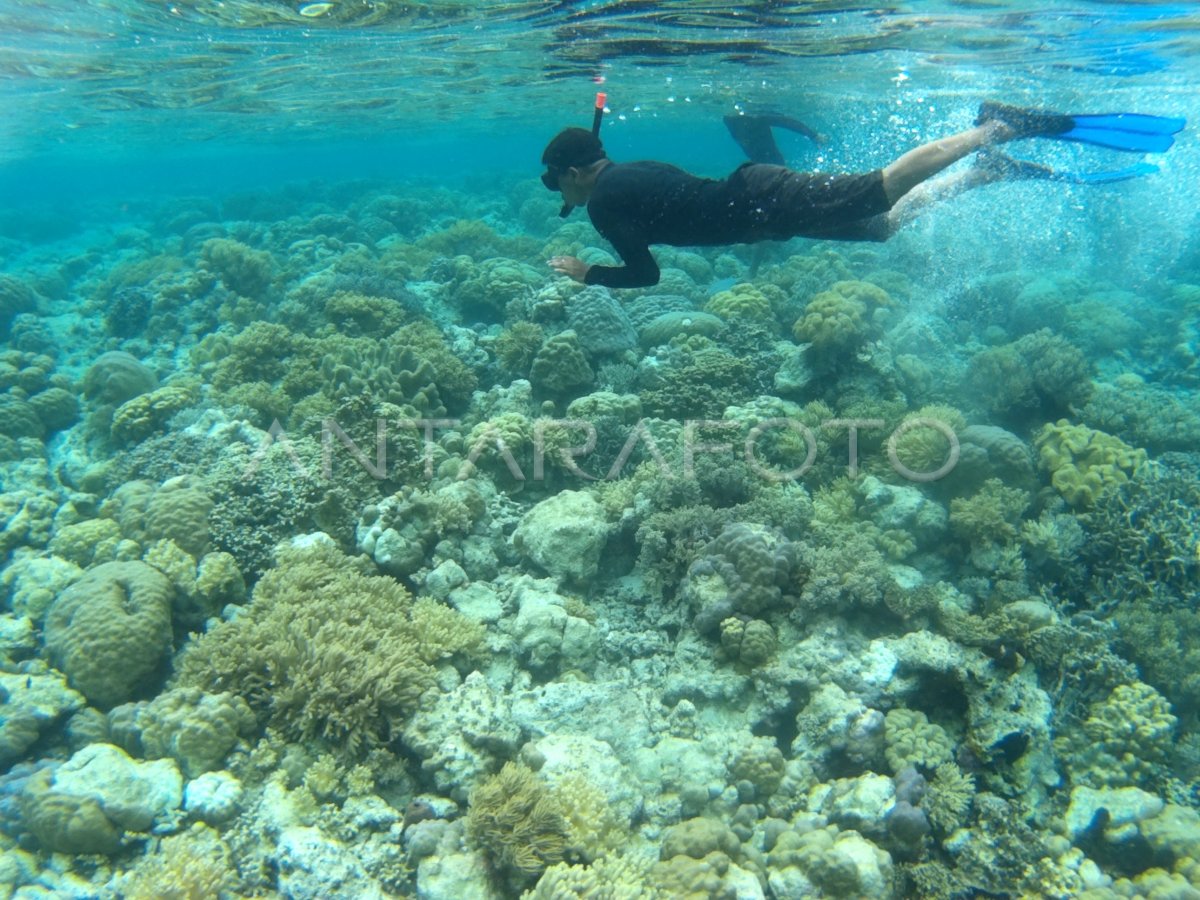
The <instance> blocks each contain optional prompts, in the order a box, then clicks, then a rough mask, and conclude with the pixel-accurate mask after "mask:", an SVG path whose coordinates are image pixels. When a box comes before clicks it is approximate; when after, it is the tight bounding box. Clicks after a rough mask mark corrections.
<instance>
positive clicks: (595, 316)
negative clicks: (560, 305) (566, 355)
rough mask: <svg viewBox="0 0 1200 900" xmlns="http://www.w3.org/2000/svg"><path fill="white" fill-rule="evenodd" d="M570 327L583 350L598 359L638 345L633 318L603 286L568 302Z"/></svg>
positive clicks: (586, 290) (588, 290)
mask: <svg viewBox="0 0 1200 900" xmlns="http://www.w3.org/2000/svg"><path fill="white" fill-rule="evenodd" d="M567 324H568V325H570V326H571V329H572V330H573V331H574V332H575V334H577V335H578V336H579V342H580V344H582V345H583V349H584V350H586V351H587V352H588V353H591V354H593V355H596V356H601V355H604V354H612V353H621V352H622V351H624V350H632V349H633V348H634V347H636V346H637V332H636V331H634V328H633V323H632V322H631V321H630V320H629V315H628V314H627V313H626V312H625V309H624V307H622V306H621V304H620V303H618V302H617V301H616V300H615V299H614V298H613V295H612V294H610V293H609V292H608V291H607V290H606V289H604V288H602V287H595V286H593V287H589V288H587V289H585V290H582V291H580V292H579V293H578V294H576V295H575V296H574V297H571V298H570V299H569V300H568V301H567Z"/></svg>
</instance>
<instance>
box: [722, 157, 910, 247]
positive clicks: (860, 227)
mask: <svg viewBox="0 0 1200 900" xmlns="http://www.w3.org/2000/svg"><path fill="white" fill-rule="evenodd" d="M727 183H728V185H729V189H730V192H731V195H732V197H733V198H734V202H736V203H737V204H738V206H739V207H741V209H742V211H743V213H744V215H746V217H747V220H748V221H750V222H751V223H752V228H753V233H754V234H753V236H754V239H756V240H762V239H773V240H786V239H787V238H793V237H815V238H826V239H831V240H884V239H886V233H885V230H886V225H887V222H886V219H885V218H884V214H885V213H887V211H888V210H889V209H891V208H892V204H891V202H890V201H889V200H888V197H887V193H886V192H885V191H884V189H883V170H882V169H875V170H874V171H872V172H865V173H862V174H855V175H826V174H822V173H820V172H796V171H793V170H792V169H788V168H785V167H783V166H774V165H768V164H763V163H746V164H745V165H743V166H740V167H738V169H737V170H736V171H735V172H734V173H733V174H732V175H730V176H729V179H728V182H727Z"/></svg>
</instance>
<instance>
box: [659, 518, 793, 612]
mask: <svg viewBox="0 0 1200 900" xmlns="http://www.w3.org/2000/svg"><path fill="white" fill-rule="evenodd" d="M799 575H800V567H799V556H798V553H797V547H796V545H795V544H793V543H792V542H790V541H788V540H787V539H786V538H784V537H783V535H782V534H780V533H779V532H777V531H774V530H773V529H770V528H765V527H763V526H760V525H753V524H746V523H738V524H735V525H729V526H728V527H726V528H725V529H724V530H723V531H722V532H721V534H720V535H719V536H718V537H717V538H716V539H715V540H713V541H711V542H710V543H709V544H708V545H707V546H706V547H705V548H704V550H703V551H702V552H701V554H700V556H699V557H698V558H697V559H696V561H695V562H693V563H692V565H691V567H690V568H689V569H688V573H687V577H686V578H685V580H684V583H683V587H682V596H683V597H684V598H685V599H686V600H687V602H688V604H689V605H690V606H691V607H692V608H693V609H694V610H695V611H696V620H697V627H699V628H700V629H701V630H702V631H715V630H716V629H717V627H718V626H719V625H720V623H721V622H722V621H724V620H725V619H727V618H729V617H730V616H731V615H733V614H735V613H739V614H744V615H750V616H753V615H758V614H762V613H766V612H769V611H771V610H772V609H777V608H778V607H779V606H780V601H781V598H782V597H783V595H784V593H785V592H787V593H792V592H794V591H796V589H797V588H798V587H799V581H798V578H799Z"/></svg>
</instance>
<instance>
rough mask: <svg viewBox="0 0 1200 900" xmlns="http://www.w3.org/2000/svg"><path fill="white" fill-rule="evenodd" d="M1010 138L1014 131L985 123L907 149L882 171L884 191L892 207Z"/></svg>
mask: <svg viewBox="0 0 1200 900" xmlns="http://www.w3.org/2000/svg"><path fill="white" fill-rule="evenodd" d="M1012 137H1013V130H1012V129H1011V128H1009V126H1007V125H1005V124H1004V123H1003V122H1000V121H995V120H993V121H990V122H985V123H984V124H983V125H977V126H975V127H974V128H971V129H968V130H967V131H960V132H959V133H958V134H952V135H950V136H949V137H946V138H942V139H941V140H937V141H931V142H930V143H928V144H922V145H921V146H920V147H917V148H915V149H913V150H909V151H908V152H907V153H905V154H904V155H903V156H901V157H900V158H899V159H897V160H896V161H895V162H893V163H891V164H890V165H888V166H887V167H886V168H884V170H883V190H884V193H886V194H887V198H888V200H889V201H891V202H892V203H893V204H895V203H897V202H898V201H899V200H900V198H901V197H903V196H904V195H905V194H907V193H908V192H909V191H911V190H912V189H913V188H915V187H916V186H917V185H919V184H921V183H922V182H923V181H925V180H927V179H929V178H931V177H932V176H934V175H936V174H937V173H938V172H940V171H942V170H943V169H945V168H946V167H947V166H950V165H953V164H954V163H956V162H958V161H959V160H960V159H962V158H963V157H964V156H969V155H970V154H972V153H974V152H975V151H976V150H979V149H980V148H982V147H989V146H991V145H993V144H1000V143H1003V142H1004V141H1007V140H1009V139H1011V138H1012Z"/></svg>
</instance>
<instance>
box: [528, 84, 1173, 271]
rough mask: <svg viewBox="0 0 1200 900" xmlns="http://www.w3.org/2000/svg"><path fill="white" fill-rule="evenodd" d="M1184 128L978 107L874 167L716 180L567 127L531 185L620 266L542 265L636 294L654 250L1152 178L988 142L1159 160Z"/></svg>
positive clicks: (559, 260) (848, 227) (887, 226)
mask: <svg viewBox="0 0 1200 900" xmlns="http://www.w3.org/2000/svg"><path fill="white" fill-rule="evenodd" d="M599 118H600V116H599V115H597V117H596V119H597V124H598V123H599ZM1183 126H1184V121H1183V119H1174V118H1165V117H1159V116H1143V115H1137V114H1133V113H1120V114H1114V115H1099V116H1095V115H1060V114H1057V113H1046V112H1041V111H1038V110H1027V109H1019V108H1016V107H1011V106H1002V105H1000V104H994V103H985V104H983V105H982V106H981V107H980V110H979V115H978V117H977V118H976V124H975V127H974V128H970V129H968V130H966V131H963V132H960V133H958V134H953V135H949V136H947V137H944V138H941V139H939V140H936V141H932V142H930V143H928V144H925V145H923V146H920V147H916V148H914V149H912V150H909V151H908V152H907V153H904V154H902V155H901V156H900V157H899V158H897V159H895V160H894V161H893V162H891V163H890V164H889V165H887V166H885V167H884V168H882V169H875V170H874V171H871V172H863V173H857V174H836V175H834V174H826V173H819V172H795V171H793V170H791V169H788V168H785V167H784V166H781V165H778V164H771V163H759V162H748V163H744V164H743V165H741V166H739V167H738V168H737V169H736V170H735V171H734V172H733V173H732V174H731V175H729V177H728V178H725V179H721V180H714V179H710V178H698V177H696V176H695V175H691V174H689V173H687V172H685V171H683V170H682V169H678V168H676V167H675V166H672V165H669V164H667V163H662V162H655V161H645V162H633V163H620V164H618V163H614V162H613V161H612V160H610V159H609V158H608V155H607V154H606V153H605V152H604V147H603V145H602V144H601V142H600V138H599V136H598V134H597V132H598V130H599V129H598V128H594V129H593V130H592V131H590V132H589V131H587V130H585V129H583V128H568V129H566V130H564V131H562V132H560V133H559V134H558V135H557V136H556V137H555V138H554V140H552V141H551V142H550V143H549V144H548V145H547V146H546V149H545V152H543V153H542V163H543V164H544V165H545V166H546V171H545V172H544V173H543V174H542V184H544V185H545V186H546V187H547V188H548V189H549V190H551V191H555V192H558V193H561V194H562V197H563V200H564V205H563V210H562V213H561V214H562V215H567V214H569V213H570V211H571V209H572V207H574V206H583V205H586V206H587V210H588V216H589V218H591V220H592V224H593V225H594V226H595V228H596V230H597V231H599V232H600V234H601V235H603V236H604V237H605V238H606V239H607V240H608V241H609V242H610V243H611V244H612V245H613V248H614V249H615V250H616V251H617V253H618V255H619V256H620V257H621V259H622V261H623V262H624V265H622V266H603V265H588V264H587V263H585V262H584V261H583V260H581V259H578V258H577V257H574V256H556V257H554V258H553V259H551V260H550V267H551V268H553V269H554V270H555V271H556V272H559V273H561V274H563V275H566V276H568V277H570V278H573V279H574V280H575V281H579V282H583V283H584V284H600V285H605V286H607V287H614V288H615V287H622V288H629V287H646V286H649V285H652V284H657V283H658V278H659V270H658V264H657V263H656V262H655V261H654V256H653V255H652V254H651V252H650V246H651V245H653V244H666V245H668V246H672V247H697V246H708V247H712V246H718V245H726V244H742V243H754V242H757V241H767V240H786V239H788V238H792V237H810V238H819V239H825V240H841V241H885V240H887V239H888V238H889V237H891V236H892V235H893V234H894V233H895V232H896V230H897V229H898V228H900V227H901V226H902V225H903V224H905V223H906V222H908V221H909V220H911V219H912V217H913V216H914V215H916V214H917V213H918V212H919V211H920V210H922V209H925V208H926V207H928V205H929V204H930V203H931V202H934V201H939V200H944V199H947V198H948V197H952V196H955V195H957V194H959V193H961V192H963V191H964V190H967V189H969V188H972V187H977V186H979V185H982V184H989V183H991V182H994V181H1003V180H1012V179H1021V178H1049V179H1052V180H1058V181H1070V182H1081V183H1093V182H1103V181H1118V180H1121V179H1124V178H1132V177H1135V176H1137V175H1143V174H1146V173H1147V172H1150V171H1153V170H1154V167H1153V166H1150V165H1149V164H1146V163H1140V164H1138V165H1135V166H1132V167H1129V168H1127V169H1118V170H1114V171H1109V172H1097V173H1091V174H1086V175H1076V174H1072V173H1067V172H1059V171H1057V170H1053V169H1049V168H1046V167H1043V166H1038V165H1035V164H1033V163H1030V162H1028V161H1025V160H1019V159H1013V158H1012V157H1009V156H1006V155H1004V154H1001V153H1000V152H999V151H998V150H996V149H995V148H996V145H998V144H1003V143H1007V142H1009V141H1014V140H1017V139H1020V138H1052V139H1054V140H1062V141H1076V142H1079V143H1084V144H1093V145H1096V146H1100V147H1107V148H1110V149H1114V150H1126V151H1130V152H1135V153H1146V152H1159V153H1161V152H1162V151H1164V150H1166V149H1167V148H1169V147H1170V146H1171V144H1172V142H1173V140H1174V138H1173V137H1172V136H1173V135H1174V134H1175V133H1176V132H1178V131H1180V130H1181V129H1182V128H1183ZM768 133H769V130H768ZM760 149H761V148H760ZM979 150H983V151H986V152H984V153H981V154H979V156H978V157H977V162H976V164H975V165H973V166H971V167H970V168H968V169H966V170H964V171H962V172H952V173H947V174H946V175H944V176H942V177H940V178H934V177H933V176H935V175H937V174H938V173H940V172H942V171H943V170H944V169H946V168H947V167H948V166H950V165H951V164H952V163H955V162H957V161H958V160H960V159H962V158H964V157H966V156H968V155H969V154H972V153H974V152H975V151H979ZM776 152H778V148H776Z"/></svg>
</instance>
